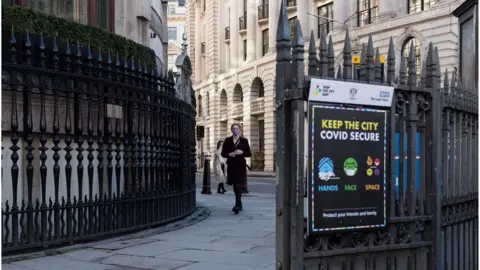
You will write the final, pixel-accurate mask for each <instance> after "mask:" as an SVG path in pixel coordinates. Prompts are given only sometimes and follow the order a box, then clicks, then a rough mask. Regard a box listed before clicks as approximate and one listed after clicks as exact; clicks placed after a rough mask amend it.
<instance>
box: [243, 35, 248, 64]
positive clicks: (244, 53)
mask: <svg viewBox="0 0 480 270" xmlns="http://www.w3.org/2000/svg"><path fill="white" fill-rule="evenodd" d="M243 61H247V40H246V39H244V40H243Z"/></svg>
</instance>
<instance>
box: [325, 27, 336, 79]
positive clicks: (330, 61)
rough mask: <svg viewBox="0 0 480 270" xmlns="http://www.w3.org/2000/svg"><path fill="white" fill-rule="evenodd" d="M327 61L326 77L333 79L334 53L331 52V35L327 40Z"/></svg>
mask: <svg viewBox="0 0 480 270" xmlns="http://www.w3.org/2000/svg"><path fill="white" fill-rule="evenodd" d="M327 59H328V77H330V78H335V53H334V51H333V40H332V35H330V36H329V38H328V51H327Z"/></svg>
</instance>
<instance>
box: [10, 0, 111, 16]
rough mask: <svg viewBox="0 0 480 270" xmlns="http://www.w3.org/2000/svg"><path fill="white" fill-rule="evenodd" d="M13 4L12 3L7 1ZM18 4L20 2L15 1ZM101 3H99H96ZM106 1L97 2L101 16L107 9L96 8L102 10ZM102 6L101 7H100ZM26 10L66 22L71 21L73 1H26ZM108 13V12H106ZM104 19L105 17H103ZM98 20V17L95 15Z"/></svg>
mask: <svg viewBox="0 0 480 270" xmlns="http://www.w3.org/2000/svg"><path fill="white" fill-rule="evenodd" d="M7 2H11V3H13V1H7ZM17 2H20V1H17ZM98 2H101V3H98ZM105 2H107V1H97V6H96V8H97V13H98V14H101V15H106V14H105V11H106V10H107V9H105V10H104V9H101V10H98V8H99V7H100V8H103V7H104V6H106V3H105ZM102 4H103V5H102ZM28 8H31V9H36V10H38V11H41V12H43V13H47V14H48V15H53V16H56V17H60V18H64V19H67V20H73V0H67V1H64V0H48V1H47V0H28ZM107 13H108V12H107ZM105 17H106V16H105ZM97 20H98V15H97Z"/></svg>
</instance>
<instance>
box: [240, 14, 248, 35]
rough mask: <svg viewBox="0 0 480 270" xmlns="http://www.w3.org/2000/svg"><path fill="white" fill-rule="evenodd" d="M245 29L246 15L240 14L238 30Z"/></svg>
mask: <svg viewBox="0 0 480 270" xmlns="http://www.w3.org/2000/svg"><path fill="white" fill-rule="evenodd" d="M246 29H247V16H242V17H240V18H238V30H240V31H241V30H246Z"/></svg>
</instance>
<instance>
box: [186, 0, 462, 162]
mask: <svg viewBox="0 0 480 270" xmlns="http://www.w3.org/2000/svg"><path fill="white" fill-rule="evenodd" d="M284 1H286V4H287V13H288V16H289V23H290V25H291V29H293V28H294V27H295V23H296V20H297V19H298V20H299V21H300V23H301V25H302V30H303V34H304V39H305V41H306V47H307V48H308V46H309V40H310V33H311V32H313V34H314V40H315V42H316V46H317V47H318V46H319V40H318V36H319V33H320V31H326V33H327V34H328V35H329V36H331V37H332V39H333V41H334V50H335V55H336V59H335V65H336V67H337V68H338V66H340V65H341V64H342V62H343V56H342V49H343V44H344V37H345V30H346V28H348V29H349V32H350V37H351V39H352V44H351V45H352V50H353V57H352V62H353V63H354V64H357V63H359V62H360V52H361V48H362V43H367V40H368V35H369V34H372V36H373V40H375V45H376V46H378V47H379V52H380V60H381V62H383V61H384V58H383V57H382V56H385V57H386V54H387V50H388V44H389V40H390V37H392V38H393V41H394V43H395V49H396V58H397V59H400V57H405V56H406V53H407V52H408V51H409V48H410V46H411V45H412V44H413V46H415V52H416V58H417V66H422V65H423V64H424V61H425V59H426V56H427V49H428V44H429V43H430V42H432V43H434V44H435V46H437V47H438V49H439V57H440V63H441V66H442V67H443V68H448V70H450V71H452V70H454V69H456V68H457V65H458V20H457V18H455V17H454V16H452V15H451V12H452V11H453V10H454V9H455V8H457V7H458V6H459V5H460V4H461V3H462V2H463V1H458V0H342V1H340V0H334V1H331V0H284ZM280 3H281V1H280V0H225V1H220V0H191V1H189V2H188V3H187V26H186V27H187V34H188V41H189V42H190V44H189V48H188V49H189V55H190V56H191V60H192V65H193V67H194V74H193V75H194V89H195V92H196V98H197V125H198V126H203V127H204V136H203V138H198V141H197V148H198V150H199V152H203V151H207V150H208V151H210V152H212V151H213V150H214V149H215V146H216V141H217V140H221V139H223V138H225V137H226V136H228V135H229V134H230V133H229V127H230V125H231V124H232V123H240V124H242V126H243V135H244V136H246V137H247V138H248V139H249V140H250V144H251V148H252V152H253V156H252V158H251V159H250V161H249V162H250V164H251V165H252V167H253V168H254V169H258V170H265V171H273V170H274V167H275V88H274V87H275V86H274V85H275V84H274V82H275V75H274V74H275V57H276V53H275V50H276V49H275V39H276V31H277V23H278V15H279V11H280ZM292 33H293V31H292ZM305 61H307V58H305ZM396 63H397V65H399V64H400V61H396ZM384 64H385V67H384V68H385V69H386V63H384ZM397 68H398V67H397ZM418 76H420V74H418Z"/></svg>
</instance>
